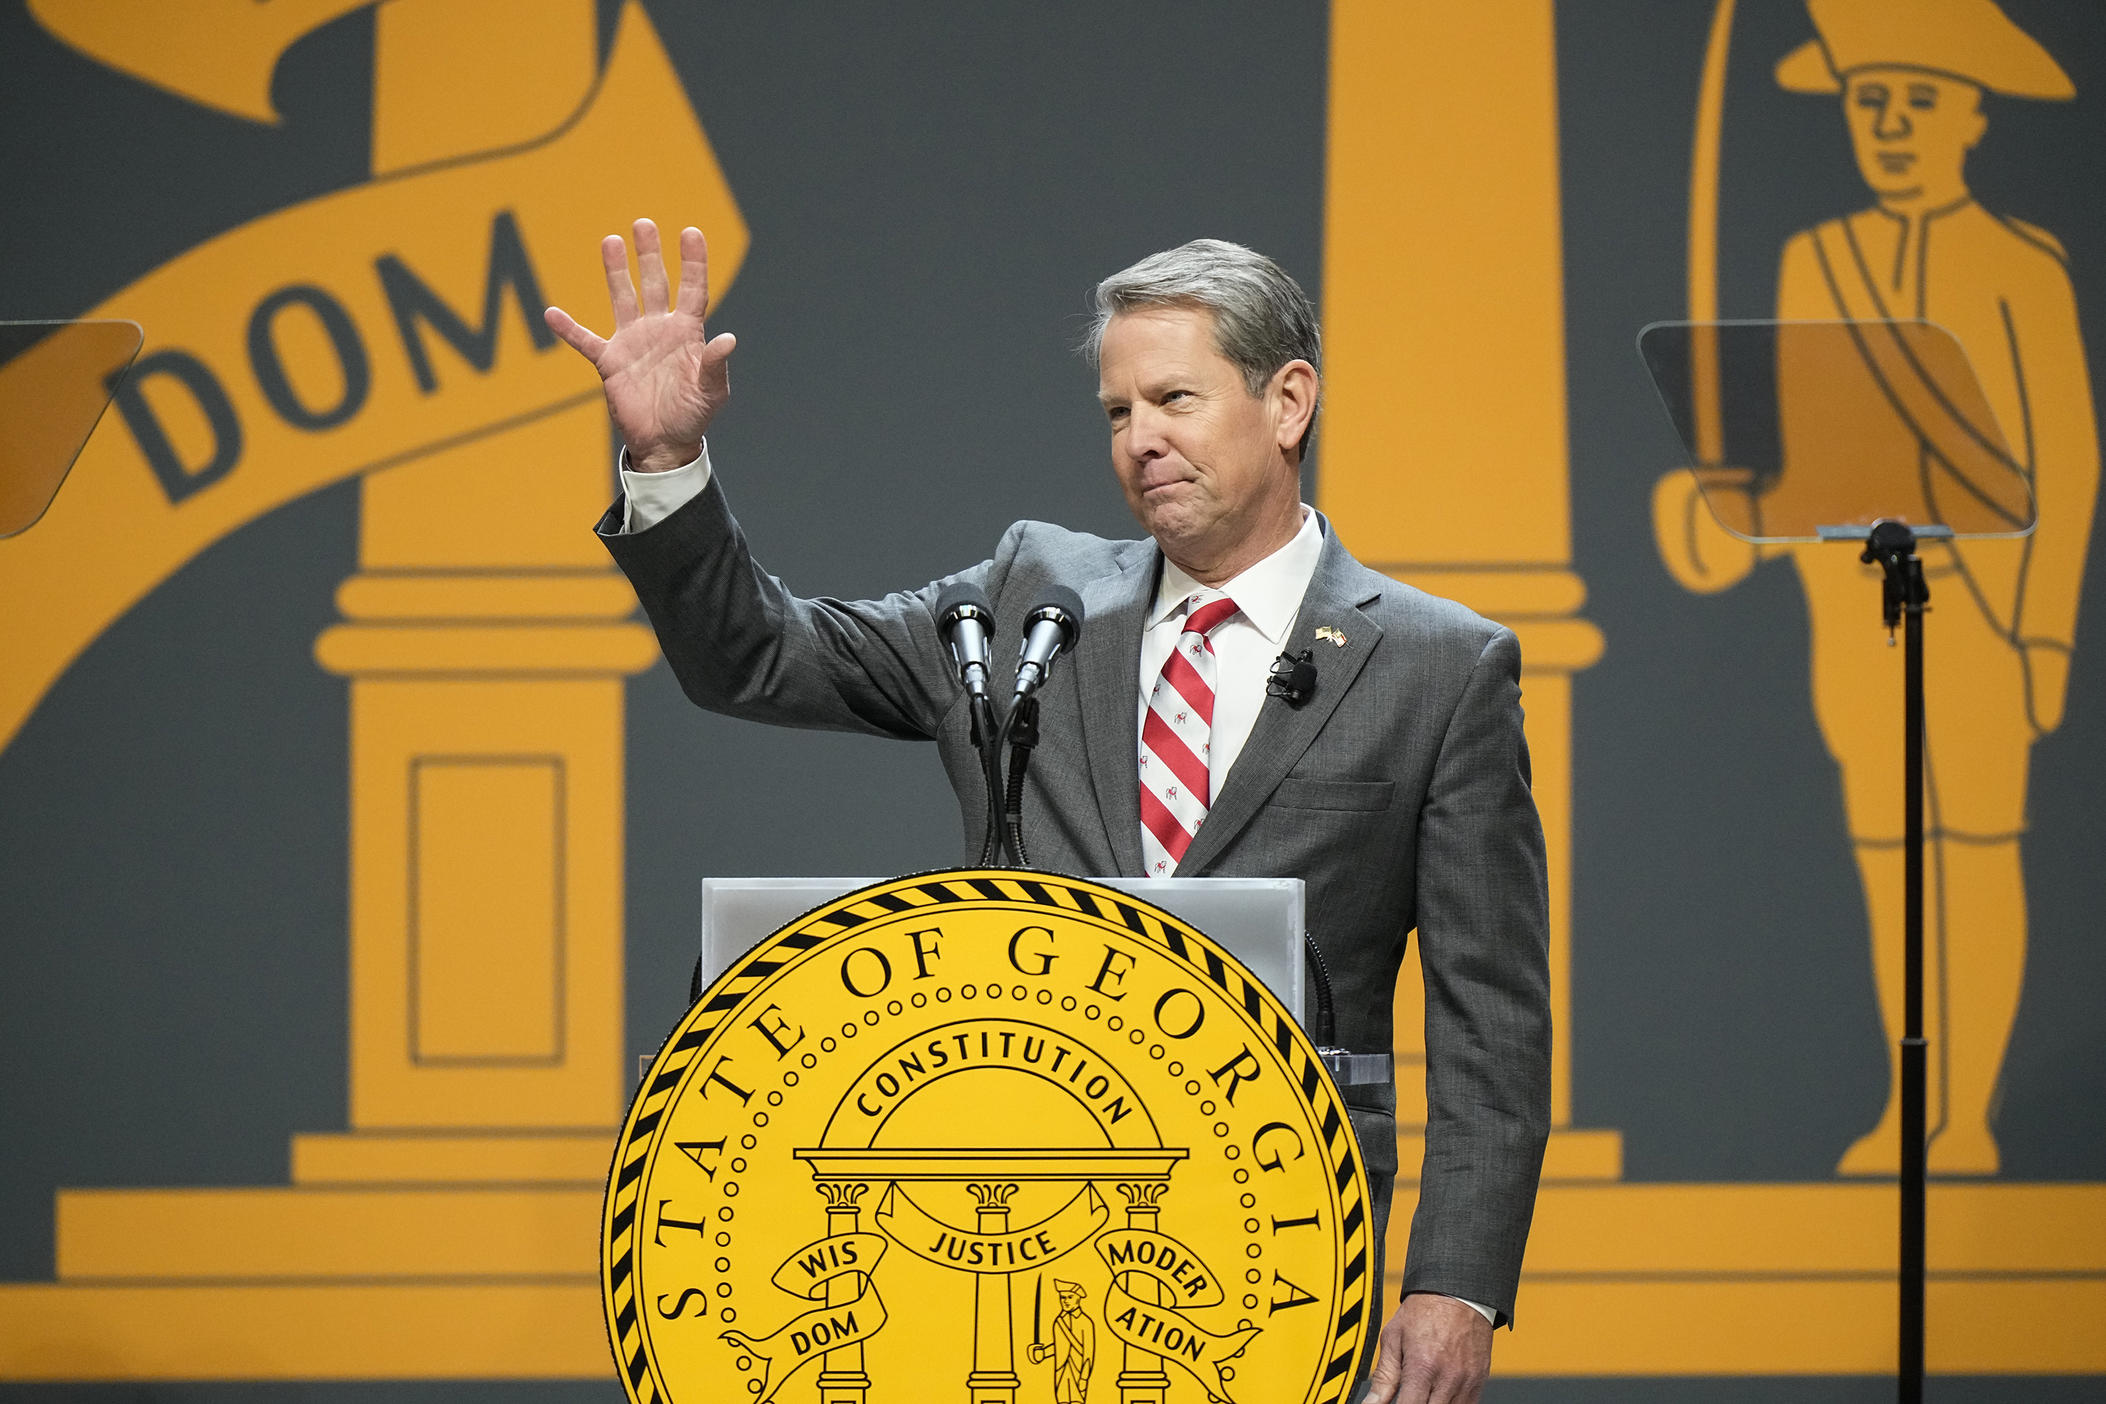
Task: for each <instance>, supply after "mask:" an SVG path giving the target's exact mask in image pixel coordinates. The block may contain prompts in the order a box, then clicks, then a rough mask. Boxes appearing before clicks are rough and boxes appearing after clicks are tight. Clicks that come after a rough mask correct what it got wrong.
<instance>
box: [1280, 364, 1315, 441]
mask: <svg viewBox="0 0 2106 1404" xmlns="http://www.w3.org/2000/svg"><path fill="white" fill-rule="evenodd" d="M1317 388H1318V381H1317V378H1316V367H1315V366H1312V365H1310V364H1309V363H1308V362H1307V361H1300V360H1296V361H1289V362H1288V363H1287V364H1286V365H1284V366H1281V367H1280V368H1279V369H1278V370H1276V371H1274V372H1273V373H1272V385H1271V387H1270V389H1269V391H1268V394H1267V397H1268V398H1269V399H1270V400H1271V401H1272V403H1273V442H1274V443H1275V444H1277V445H1278V446H1279V447H1280V449H1281V450H1282V451H1283V452H1286V453H1293V452H1294V451H1295V449H1296V448H1297V447H1298V446H1299V445H1300V444H1301V442H1302V435H1304V434H1306V433H1308V432H1309V421H1310V420H1311V419H1312V418H1314V417H1315V415H1316V394H1317Z"/></svg>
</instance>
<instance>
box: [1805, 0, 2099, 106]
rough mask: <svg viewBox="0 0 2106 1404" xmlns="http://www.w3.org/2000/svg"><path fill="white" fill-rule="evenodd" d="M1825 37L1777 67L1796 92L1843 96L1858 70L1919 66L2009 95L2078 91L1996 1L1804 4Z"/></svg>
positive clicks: (1819, 0)
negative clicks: (1848, 78) (1846, 83)
mask: <svg viewBox="0 0 2106 1404" xmlns="http://www.w3.org/2000/svg"><path fill="white" fill-rule="evenodd" d="M1806 9H1807V12H1808V13H1809V14H1810V15H1811V16H1812V17H1813V23H1814V28H1815V29H1816V30H1817V31H1819V33H1820V36H1821V37H1820V38H1818V39H1809V40H1807V41H1806V42H1805V43H1804V44H1801V45H1800V46H1799V47H1798V48H1796V49H1794V50H1792V51H1791V52H1790V53H1789V54H1786V55H1785V56H1784V58H1783V59H1782V60H1781V61H1779V63H1778V64H1777V82H1778V85H1779V86H1781V87H1784V88H1788V89H1790V90H1791V91H1792V92H1795V93H1839V92H1841V91H1842V90H1843V78H1844V76H1845V75H1847V74H1848V73H1850V72H1851V71H1852V70H1853V69H1859V68H1920V69H1923V70H1925V71H1926V72H1930V73H1940V74H1944V75H1946V76H1947V77H1951V78H1960V79H1964V80H1966V81H1967V82H1970V83H1976V84H1979V85H1980V86H1982V87H1984V88H1987V89H1988V90H1989V91H1991V92H1994V93H2003V94H2005V95H2006V96H2008V97H2022V98H2046V99H2053V100H2067V99H2069V98H2073V97H2075V96H2076V95H2077V90H2076V87H2075V86H2074V85H2073V84H2071V82H2070V81H2069V75H2068V74H2067V73H2064V72H2063V71H2062V65H2060V64H2058V63H2056V62H2055V60H2054V58H2053V57H2052V56H2051V55H2050V54H2049V53H2048V51H2047V50H2046V49H2043V48H2042V47H2040V43H2039V41H2038V40H2036V39H2034V38H2033V36H2032V35H2030V34H2028V33H2026V32H2025V31H2024V30H2023V29H2020V28H2019V27H2018V26H2017V25H2015V24H2013V23H2012V22H2011V20H2010V18H2009V16H2007V15H2005V14H2004V12H2003V11H2002V10H2000V9H1998V8H1997V7H1996V0H1806Z"/></svg>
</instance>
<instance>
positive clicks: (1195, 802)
mask: <svg viewBox="0 0 2106 1404" xmlns="http://www.w3.org/2000/svg"><path fill="white" fill-rule="evenodd" d="M1201 598H1202V597H1201V596H1198V595H1194V596H1193V597H1192V598H1191V599H1189V600H1187V601H1185V628H1184V632H1183V633H1182V634H1180V635H1179V636H1178V640H1177V647H1175V648H1173V649H1171V650H1170V656H1169V657H1168V658H1166V659H1164V660H1163V674H1162V676H1161V677H1160V678H1158V679H1156V682H1155V686H1154V688H1153V689H1151V690H1150V692H1149V694H1148V715H1147V717H1146V718H1145V719H1144V720H1143V721H1142V723H1141V859H1142V863H1141V869H1142V871H1143V872H1145V873H1146V874H1147V875H1148V876H1149V877H1169V876H1170V875H1171V874H1172V873H1175V872H1176V871H1177V865H1178V862H1179V860H1181V859H1182V858H1183V857H1184V856H1185V850H1186V849H1187V848H1189V847H1191V844H1192V836H1193V835H1194V834H1196V833H1198V832H1199V823H1200V821H1201V820H1202V819H1205V818H1206V817H1207V806H1208V805H1209V804H1211V803H1212V802H1213V788H1212V785H1211V784H1210V782H1209V778H1208V775H1207V766H1208V764H1209V755H1210V751H1211V747H1210V746H1209V744H1208V738H1209V737H1211V736H1212V734H1213V730H1214V676H1215V673H1214V645H1213V644H1212V643H1211V642H1210V641H1209V640H1208V638H1207V636H1208V635H1209V634H1211V633H1213V632H1214V630H1215V629H1217V628H1219V627H1220V626H1221V625H1222V624H1223V623H1224V622H1226V621H1227V620H1228V619H1229V618H1230V617H1231V616H1233V615H1234V614H1235V613H1236V612H1237V610H1236V602H1235V601H1234V600H1231V599H1227V598H1218V599H1213V600H1208V601H1206V602H1205V603H1203V604H1202V603H1201V602H1200V601H1201Z"/></svg>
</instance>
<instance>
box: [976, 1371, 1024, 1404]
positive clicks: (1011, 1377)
mask: <svg viewBox="0 0 2106 1404" xmlns="http://www.w3.org/2000/svg"><path fill="white" fill-rule="evenodd" d="M1021 1384H1023V1381H1022V1380H1021V1379H1019V1378H1017V1376H1016V1374H1015V1373H1014V1372H1013V1371H1009V1370H975V1371H973V1372H972V1373H971V1374H969V1375H967V1376H966V1377H965V1392H966V1397H967V1398H968V1399H970V1400H971V1401H972V1404H1016V1391H1017V1387H1018V1386H1019V1385H1021Z"/></svg>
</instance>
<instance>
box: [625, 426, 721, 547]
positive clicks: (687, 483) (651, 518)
mask: <svg viewBox="0 0 2106 1404" xmlns="http://www.w3.org/2000/svg"><path fill="white" fill-rule="evenodd" d="M621 477H622V531H623V532H624V534H627V533H632V532H639V531H648V530H650V529H651V528H652V527H654V526H657V525H658V524H659V523H660V522H662V521H664V520H665V519H666V518H667V517H670V516H672V515H673V513H675V512H677V511H679V510H680V509H681V508H682V507H685V506H686V505H687V504H688V503H690V502H692V501H694V500H695V499H696V498H698V497H700V496H701V495H702V489H704V488H706V487H708V486H709V445H708V443H707V442H705V443H704V444H703V445H702V452H700V453H698V454H696V455H695V460H694V462H692V463H686V464H682V465H681V466H680V467H678V468H671V469H668V470H666V471H665V472H663V473H638V472H636V471H634V470H633V469H631V468H630V467H629V450H627V449H623V450H622V454H621Z"/></svg>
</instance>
